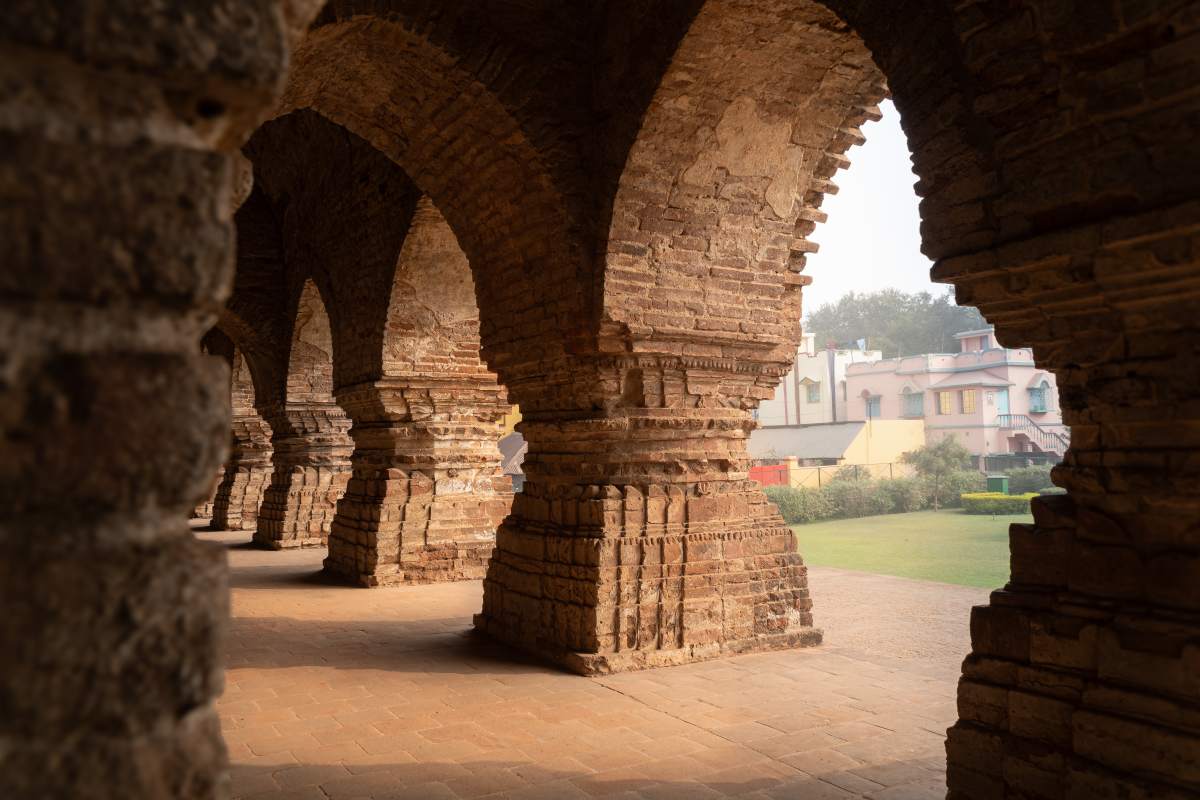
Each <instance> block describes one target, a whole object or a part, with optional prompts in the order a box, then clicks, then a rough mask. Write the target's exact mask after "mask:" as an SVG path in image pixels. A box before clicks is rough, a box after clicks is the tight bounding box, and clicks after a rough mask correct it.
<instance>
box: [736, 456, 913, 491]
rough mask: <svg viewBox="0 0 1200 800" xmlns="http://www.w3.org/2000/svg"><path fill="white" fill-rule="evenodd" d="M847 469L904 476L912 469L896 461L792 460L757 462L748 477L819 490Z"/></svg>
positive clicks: (872, 475) (857, 474) (859, 475)
mask: <svg viewBox="0 0 1200 800" xmlns="http://www.w3.org/2000/svg"><path fill="white" fill-rule="evenodd" d="M842 470H846V471H848V472H852V473H853V475H854V477H855V478H856V479H859V478H907V477H910V476H912V475H913V474H914V473H913V468H912V467H911V466H909V465H908V464H898V463H895V462H888V463H880V464H842V465H838V464H830V465H826V466H819V467H802V466H799V465H798V464H795V463H788V462H784V463H783V464H756V465H755V466H752V467H751V468H750V478H751V480H756V481H758V482H759V483H760V484H762V485H763V486H791V487H792V488H794V489H800V488H809V489H820V488H821V487H822V486H824V485H825V484H827V483H829V482H830V481H831V480H833V478H834V476H835V475H837V474H838V472H840V471H842Z"/></svg>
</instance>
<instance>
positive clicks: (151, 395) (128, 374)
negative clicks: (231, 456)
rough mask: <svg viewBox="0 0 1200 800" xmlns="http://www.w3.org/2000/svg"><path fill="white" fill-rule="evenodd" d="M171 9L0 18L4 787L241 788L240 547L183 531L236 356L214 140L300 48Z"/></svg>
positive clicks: (276, 29)
mask: <svg viewBox="0 0 1200 800" xmlns="http://www.w3.org/2000/svg"><path fill="white" fill-rule="evenodd" d="M179 11H180V7H179V4H153V5H149V6H148V5H146V4H144V3H133V2H122V0H116V2H113V3H109V4H106V6H105V8H104V10H103V12H101V13H100V14H99V15H98V16H92V15H91V14H90V13H89V12H87V11H85V10H83V9H82V8H81V7H79V6H75V7H70V6H69V5H64V4H49V5H45V6H42V5H39V6H37V7H36V8H34V7H31V8H29V9H28V13H18V12H16V11H15V10H14V9H13V7H12V6H6V7H5V10H4V11H3V12H0V51H2V52H3V54H4V55H3V56H2V57H0V62H3V63H2V67H0V69H2V71H3V73H4V79H3V83H4V86H5V90H4V92H3V95H4V97H3V99H2V100H0V105H2V106H3V112H2V113H0V142H2V144H0V207H2V208H3V209H4V211H3V212H2V213H0V241H3V242H4V256H3V266H0V364H3V369H2V370H0V371H2V373H3V376H2V377H0V409H2V410H0V442H3V444H2V445H0V450H2V451H3V457H2V458H0V549H2V551H3V554H4V555H3V558H0V605H2V606H3V608H4V613H3V615H2V618H0V797H5V798H68V797H71V798H74V797H88V798H93V799H94V800H108V799H110V798H111V799H112V800H116V799H117V798H120V800H152V799H153V800H157V798H168V797H169V798H176V799H177V800H201V799H203V800H213V799H215V798H220V797H225V796H227V794H228V774H227V767H226V751H225V746H224V744H223V742H222V740H221V733H220V726H219V722H218V718H217V714H216V711H215V708H214V706H213V700H214V698H215V697H216V696H217V695H218V694H220V692H221V687H222V675H223V673H222V669H221V652H222V638H223V633H224V630H225V625H226V620H227V618H228V613H229V608H228V592H227V584H226V568H225V554H224V551H223V548H220V547H215V546H212V545H209V544H205V543H202V542H199V541H197V540H196V538H195V537H194V536H193V535H192V534H191V532H190V531H189V529H188V524H187V517H188V514H189V512H190V511H191V510H192V509H194V508H195V506H196V505H197V503H199V502H200V501H202V500H203V499H204V497H205V494H206V492H208V491H209V490H210V489H211V487H212V485H213V476H214V472H215V471H216V470H217V469H218V467H219V466H220V465H221V463H222V461H223V460H224V458H225V451H226V447H227V443H228V425H229V412H228V403H227V400H226V397H225V393H226V386H227V385H228V383H227V381H228V368H227V367H226V366H225V365H223V364H222V363H221V362H220V361H219V360H218V359H213V358H209V357H206V356H204V355H202V354H201V352H200V348H199V346H198V345H199V342H200V338H201V336H202V335H203V334H204V332H205V330H206V329H207V328H208V327H209V326H211V324H212V322H213V321H214V319H215V317H216V313H217V310H218V308H219V307H220V304H221V302H223V300H224V298H225V297H226V296H227V294H228V290H229V284H230V282H231V279H232V275H233V260H232V249H233V235H234V231H233V225H232V223H231V215H232V210H233V207H234V204H235V200H234V198H233V191H232V188H233V174H234V170H233V168H232V164H231V159H230V158H229V156H227V155H225V154H224V153H222V152H220V151H221V150H222V149H235V148H236V140H237V138H238V137H239V135H240V132H241V131H243V130H244V128H245V126H247V125H249V124H252V121H253V118H254V117H255V115H256V114H258V113H259V112H260V110H261V109H264V108H266V107H268V106H269V105H270V103H271V98H272V94H273V92H274V91H275V89H276V87H278V85H279V82H280V79H281V77H282V71H283V68H284V63H285V61H286V43H285V39H284V32H283V31H282V30H281V28H282V26H283V19H282V15H281V14H280V12H279V9H278V8H276V7H275V6H274V5H273V4H271V3H259V4H254V5H252V6H244V7H240V8H239V10H238V14H237V15H236V19H235V17H234V16H233V15H230V14H226V13H220V12H218V13H196V14H184V13H179ZM149 42H153V44H152V45H150V46H147V43H149ZM247 54H252V55H247Z"/></svg>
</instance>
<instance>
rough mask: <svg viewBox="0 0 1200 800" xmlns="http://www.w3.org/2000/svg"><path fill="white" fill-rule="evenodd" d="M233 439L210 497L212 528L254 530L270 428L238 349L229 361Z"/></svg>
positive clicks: (265, 480)
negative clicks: (256, 406) (231, 361)
mask: <svg viewBox="0 0 1200 800" xmlns="http://www.w3.org/2000/svg"><path fill="white" fill-rule="evenodd" d="M232 407H233V441H232V443H231V445H230V448H229V460H228V461H227V462H226V463H225V471H224V475H223V477H222V480H221V483H220V484H219V485H218V486H217V494H216V497H215V498H214V500H213V511H212V524H211V525H210V527H211V528H212V529H213V530H219V531H224V530H229V531H238V530H254V529H256V528H257V527H258V509H259V507H260V506H261V505H262V501H263V494H264V492H265V491H266V489H267V486H268V485H269V484H270V482H271V474H272V467H271V428H270V427H269V426H268V425H267V423H266V422H265V421H264V420H263V418H262V417H261V416H259V414H258V411H257V410H255V408H254V386H253V384H252V383H251V381H250V374H249V369H248V368H247V365H246V359H245V357H244V356H243V355H242V354H241V352H240V351H238V352H236V353H235V354H234V361H233V394H232Z"/></svg>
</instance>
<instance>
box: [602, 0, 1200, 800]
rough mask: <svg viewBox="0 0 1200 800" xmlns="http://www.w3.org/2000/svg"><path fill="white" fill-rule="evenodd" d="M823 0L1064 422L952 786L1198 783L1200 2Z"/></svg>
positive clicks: (1165, 790) (940, 264) (971, 278)
mask: <svg viewBox="0 0 1200 800" xmlns="http://www.w3.org/2000/svg"><path fill="white" fill-rule="evenodd" d="M711 5H712V3H709V4H708V5H706V6H705V8H706V9H707V8H708V7H709V6H711ZM825 5H826V6H828V7H829V8H830V9H832V10H833V11H835V12H836V13H838V14H839V15H840V16H841V18H842V19H844V20H845V21H846V22H847V24H848V25H849V26H850V28H851V29H852V30H853V31H854V32H855V33H856V34H857V35H859V36H861V38H862V40H863V42H864V43H865V44H866V46H867V47H869V49H870V51H871V54H872V56H873V59H874V61H875V62H876V63H877V64H878V66H879V67H880V68H881V69H882V71H883V73H884V74H885V75H886V77H887V81H888V85H889V88H890V91H891V93H892V96H893V98H894V100H895V103H896V106H897V108H898V109H899V111H900V113H901V121H902V125H903V127H904V129H905V132H906V135H907V138H908V142H909V147H910V149H911V151H912V152H913V163H914V168H915V171H916V173H917V174H918V176H919V177H920V181H919V183H918V184H917V192H918V194H919V195H921V197H922V203H921V215H922V220H923V221H922V242H923V245H922V247H923V250H924V252H925V253H926V254H927V255H929V256H930V257H931V258H933V259H935V261H936V262H937V263H936V265H935V267H934V269H933V277H934V278H935V279H936V280H939V281H943V282H947V283H953V284H954V286H955V289H956V295H957V298H958V300H959V301H960V302H965V303H970V304H972V305H975V306H977V307H979V309H980V310H981V312H983V314H984V315H985V316H986V317H987V318H988V320H989V321H991V322H992V323H994V324H995V326H996V331H997V336H998V338H999V339H1000V340H1001V341H1002V342H1004V343H1005V344H1006V345H1008V346H1032V347H1034V348H1035V352H1036V356H1037V360H1038V363H1039V365H1040V366H1042V367H1044V368H1046V369H1050V370H1052V371H1054V372H1055V374H1056V375H1057V376H1058V380H1059V385H1060V387H1061V390H1062V407H1063V411H1064V417H1065V420H1066V421H1067V422H1068V423H1069V424H1070V425H1071V427H1072V431H1073V436H1072V447H1071V450H1070V452H1069V453H1068V454H1067V457H1066V460H1065V462H1064V464H1063V466H1061V467H1059V468H1057V469H1056V470H1055V481H1056V483H1058V484H1060V485H1062V486H1065V487H1067V488H1068V489H1069V496H1066V497H1057V498H1042V499H1040V500H1037V501H1035V503H1034V519H1035V523H1034V525H1031V526H1014V528H1013V530H1012V533H1011V549H1012V576H1011V579H1010V581H1009V583H1008V584H1007V585H1006V587H1004V589H1003V590H1000V591H998V592H997V593H995V594H994V595H993V598H992V603H991V605H989V606H981V607H979V608H977V609H976V610H975V611H974V612H973V619H972V634H973V635H972V652H971V654H970V655H969V656H968V658H967V660H966V661H965V663H964V676H963V680H962V682H961V684H960V688H959V698H958V699H959V709H960V713H961V715H962V718H961V720H960V721H959V723H958V724H957V725H955V726H954V728H952V729H951V731H950V736H949V740H948V751H949V776H948V780H949V787H950V797H952V798H955V800H957V798H967V797H971V798H975V797H1000V796H1012V795H1014V794H1019V795H1023V794H1027V793H1034V794H1038V793H1048V794H1054V795H1056V796H1057V795H1060V794H1061V795H1063V796H1073V795H1079V796H1118V795H1123V794H1130V793H1135V794H1136V793H1139V792H1141V793H1151V794H1152V793H1161V794H1163V795H1164V796H1167V795H1170V794H1172V793H1174V792H1177V791H1181V790H1182V791H1190V790H1194V789H1195V782H1194V781H1192V780H1190V779H1188V782H1187V786H1186V789H1184V788H1183V787H1184V782H1183V780H1182V779H1181V777H1180V772H1179V765H1180V764H1182V763H1183V759H1185V758H1186V756H1185V755H1184V754H1185V753H1194V752H1195V751H1196V749H1197V737H1196V731H1195V727H1194V726H1190V727H1188V726H1181V725H1180V724H1179V717H1178V716H1177V714H1178V712H1179V710H1180V709H1182V708H1190V707H1192V706H1194V704H1195V702H1196V693H1195V690H1194V689H1195V687H1194V686H1192V687H1190V688H1186V687H1185V686H1183V685H1182V684H1180V683H1179V682H1178V680H1177V678H1176V677H1175V676H1177V675H1178V674H1179V673H1178V672H1176V670H1177V669H1186V667H1184V666H1183V665H1185V664H1186V663H1188V659H1189V658H1190V655H1189V653H1190V651H1189V645H1187V644H1185V641H1186V640H1188V637H1192V636H1194V635H1195V627H1194V626H1193V624H1192V623H1188V630H1189V631H1190V632H1189V633H1187V634H1185V633H1183V632H1182V630H1168V629H1167V627H1165V626H1161V625H1160V624H1159V623H1160V621H1161V620H1163V619H1166V618H1168V617H1169V618H1172V619H1177V618H1179V617H1178V616H1177V615H1179V614H1186V615H1189V619H1192V618H1194V614H1195V612H1196V610H1197V608H1200V605H1198V603H1197V600H1196V596H1195V593H1194V592H1190V593H1189V591H1188V590H1186V589H1184V588H1183V587H1184V586H1185V585H1192V586H1194V585H1195V578H1194V575H1195V568H1196V566H1195V565H1196V564H1197V563H1198V562H1197V555H1196V553H1197V548H1196V541H1195V536H1194V533H1195V530H1196V515H1195V509H1196V508H1197V492H1196V487H1197V486H1200V481H1198V480H1197V477H1198V476H1197V472H1196V469H1195V468H1194V467H1189V466H1184V460H1185V459H1187V458H1189V456H1187V455H1185V454H1186V453H1190V452H1193V451H1194V450H1195V448H1196V447H1197V446H1198V445H1200V438H1198V434H1197V431H1198V430H1200V429H1197V428H1196V427H1195V423H1194V419H1195V410H1194V409H1195V405H1194V404H1195V398H1196V382H1195V370H1194V367H1190V366H1187V364H1188V362H1189V359H1191V358H1194V354H1195V345H1194V340H1195V337H1196V326H1195V323H1194V311H1195V300H1194V298H1195V286H1196V274H1197V259H1196V255H1195V253H1196V251H1195V248H1194V246H1192V245H1190V244H1187V242H1189V241H1194V235H1195V230H1196V229H1197V224H1198V220H1200V209H1197V207H1196V204H1195V203H1194V200H1193V198H1194V197H1195V196H1196V194H1197V191H1198V190H1200V173H1197V171H1196V170H1195V168H1194V165H1195V163H1196V162H1195V154H1194V138H1193V137H1194V130H1195V123H1194V120H1195V115H1196V113H1197V109H1198V107H1200V101H1198V100H1197V98H1196V95H1195V92H1194V89H1193V88H1191V87H1194V76H1195V75H1196V73H1197V68H1198V67H1200V58H1198V57H1197V55H1196V54H1197V53H1198V52H1200V51H1197V49H1196V47H1195V36H1196V33H1195V31H1196V21H1195V11H1194V4H1189V3H1179V4H1164V5H1158V6H1156V7H1155V8H1153V9H1152V8H1150V7H1149V6H1143V7H1140V8H1138V7H1134V6H1133V5H1130V4H1095V5H1090V4H1089V5H1088V6H1087V11H1088V13H1087V14H1086V15H1082V14H1081V13H1080V12H1082V11H1083V6H1082V5H1071V4H1067V5H1065V6H1064V5H1060V4H1054V3H1042V2H1016V3H994V4H958V5H956V6H953V7H951V5H950V4H946V3H940V2H934V0H900V1H899V2H891V0H868V2H856V1H854V0H847V1H846V2H843V1H842V0H828V2H826V3H825ZM743 8H744V6H743ZM703 13H704V12H701V14H700V15H699V16H698V17H697V19H698V20H699V19H702V17H703ZM1187 37H1190V38H1191V41H1190V42H1185V41H1183V39H1185V38H1187ZM685 44H686V40H685ZM727 44H728V43H727ZM755 45H756V46H759V43H757V42H756V43H755ZM1185 51H1186V52H1187V53H1188V55H1186V56H1183V55H1182V54H1183V53H1184V52H1185ZM1176 59H1178V60H1176ZM616 224H617V221H616V220H614V225H616ZM633 255H636V253H634V254H633ZM606 298H607V295H606ZM637 332H638V331H637V330H634V331H633V333H634V334H636V333H637ZM622 335H623V332H621V331H617V332H616V335H614V337H613V338H614V339H615V340H617V341H621V339H622ZM624 338H625V339H628V338H630V337H629V336H627V335H625V336H624ZM614 349H616V348H614ZM1185 530H1186V531H1187V533H1184V531H1185ZM1184 564H1186V565H1187V566H1184ZM1189 576H1190V577H1189ZM1134 631H1137V634H1136V635H1135V634H1134ZM1068 685H1069V686H1071V687H1072V688H1071V689H1069V690H1067V691H1060V688H1061V687H1065V686H1068ZM1117 696H1120V697H1121V700H1120V701H1119V702H1118V701H1116V700H1115V698H1116V697H1117ZM1161 698H1170V699H1169V700H1167V701H1166V702H1163V703H1162V704H1161V705H1159V703H1160V699H1161ZM1135 718H1136V719H1135ZM1033 720H1037V721H1036V722H1034V721H1033ZM1135 740H1136V741H1138V742H1146V743H1149V742H1154V743H1155V744H1145V745H1141V744H1137V745H1133V744H1132V743H1133V742H1134V741H1135ZM1117 741H1120V742H1123V743H1126V744H1125V745H1123V746H1119V747H1118V746H1111V745H1110V743H1112V742H1117ZM1157 753H1162V754H1164V755H1162V756H1158V755H1156V754H1157ZM1156 759H1160V760H1158V761H1157V765H1155V762H1156ZM1135 787H1136V788H1135Z"/></svg>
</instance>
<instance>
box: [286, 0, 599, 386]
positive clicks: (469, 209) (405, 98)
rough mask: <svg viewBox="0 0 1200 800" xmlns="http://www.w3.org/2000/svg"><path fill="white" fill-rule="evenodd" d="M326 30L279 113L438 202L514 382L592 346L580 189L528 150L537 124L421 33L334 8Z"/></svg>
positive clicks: (301, 64) (307, 45) (539, 151)
mask: <svg viewBox="0 0 1200 800" xmlns="http://www.w3.org/2000/svg"><path fill="white" fill-rule="evenodd" d="M322 19H323V23H324V24H320V25H318V26H316V27H314V28H313V29H312V30H311V31H310V32H309V34H308V36H307V37H306V38H305V40H304V42H303V43H302V44H301V45H300V46H299V48H298V49H297V52H296V53H295V57H294V60H293V67H292V71H291V76H290V81H289V85H288V88H287V90H286V92H285V96H284V98H283V101H282V102H281V104H280V106H279V108H278V109H277V113H278V114H286V113H290V112H291V111H293V110H294V109H300V108H311V109H314V110H316V111H317V112H319V113H320V114H322V115H323V116H325V117H327V118H328V119H330V120H333V121H334V122H336V123H338V124H339V125H343V126H345V127H346V128H347V129H348V130H350V131H353V132H354V133H355V134H357V135H358V136H360V137H362V138H363V139H365V140H367V141H368V142H370V143H371V144H372V145H374V146H375V147H376V148H377V149H379V150H380V151H381V152H383V153H385V154H387V155H388V156H389V157H391V158H392V159H393V160H394V161H395V162H396V163H397V164H399V165H400V166H401V167H402V168H403V169H404V171H405V172H406V173H407V174H408V175H409V176H410V177H411V179H412V180H413V182H414V183H416V184H417V185H418V186H419V187H420V188H421V189H422V191H424V192H425V193H427V194H428V195H429V196H430V197H431V198H432V200H433V202H434V203H436V205H437V207H438V208H439V209H440V210H441V212H442V213H443V214H444V215H445V218H446V219H447V221H448V222H449V223H450V226H451V228H452V229H453V230H454V232H455V234H456V236H457V238H458V241H459V244H460V245H461V247H462V249H463V250H464V251H465V252H466V254H467V256H468V259H469V261H470V264H471V267H472V270H473V272H474V276H475V290H476V295H477V298H478V304H479V308H480V313H481V333H482V340H483V354H484V358H485V360H486V361H487V363H488V364H489V366H490V367H491V368H492V369H493V370H495V371H496V372H497V373H498V374H500V375H501V378H502V380H504V381H505V383H506V385H510V386H512V384H513V379H514V378H515V377H516V376H517V375H518V374H519V373H520V372H521V371H522V370H523V369H525V368H532V367H533V366H534V365H535V364H536V363H537V362H538V361H540V360H544V359H545V358H554V357H558V356H561V355H562V354H563V352H564V351H565V350H566V349H567V346H568V345H567V342H570V341H572V340H575V339H578V338H579V337H581V336H584V337H586V336H587V335H588V333H589V330H590V326H589V324H588V320H590V319H591V318H592V317H591V313H590V306H589V304H588V298H587V288H588V286H589V285H590V274H591V273H590V261H589V258H590V253H589V248H588V247H586V246H585V244H584V240H583V238H582V233H581V231H582V230H583V226H582V225H581V224H580V222H579V221H578V213H577V211H576V210H575V209H576V208H577V206H578V205H579V203H580V201H579V199H578V196H579V195H580V194H581V192H580V191H579V185H577V184H572V183H571V182H570V180H569V179H568V178H567V177H564V176H562V175H559V174H556V173H555V172H554V171H552V170H551V169H550V168H549V166H548V161H547V159H548V156H547V150H546V149H545V148H543V147H539V146H537V145H536V144H535V143H534V142H533V141H532V140H531V138H532V136H533V133H532V132H531V130H530V127H529V125H530V124H536V123H529V122H528V121H526V120H522V119H521V118H520V116H519V114H518V113H517V112H516V111H514V110H513V109H512V108H511V107H510V106H509V105H508V104H507V103H506V102H505V101H504V100H502V99H500V97H499V96H498V95H497V93H496V92H495V91H493V90H492V88H491V87H490V86H489V85H487V84H485V83H484V82H481V80H480V79H479V77H477V75H476V74H475V73H473V72H472V71H471V68H470V67H469V66H468V65H464V64H463V63H461V61H460V59H459V57H458V56H457V55H456V54H455V53H453V52H450V51H448V50H446V49H443V47H442V46H441V45H439V44H436V43H434V42H433V41H432V40H430V39H428V38H426V37H425V36H424V35H422V33H419V32H418V28H417V23H415V22H412V21H406V20H404V19H403V18H401V17H399V16H398V15H396V14H393V15H391V16H388V17H386V18H384V17H373V16H366V15H362V16H354V15H351V14H350V12H347V18H344V19H343V18H340V17H339V15H338V13H337V12H336V11H334V12H328V13H327V14H326V15H324V16H323V18H322ZM501 71H502V72H503V70H501ZM484 74H487V73H486V72H485V73H484ZM494 77H505V76H504V75H500V76H494ZM507 77H509V78H512V77H514V76H507ZM573 164H574V166H575V168H576V169H577V168H578V166H579V164H578V160H577V159H576V160H575V161H574V162H573ZM568 187H570V188H568ZM547 330H550V331H561V332H562V333H561V335H556V336H546V335H544V331H547Z"/></svg>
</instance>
